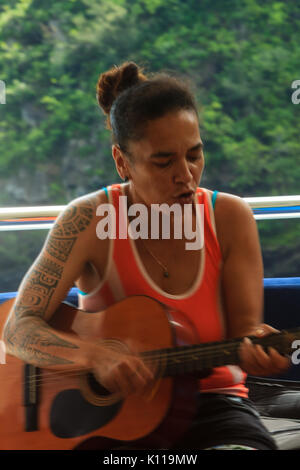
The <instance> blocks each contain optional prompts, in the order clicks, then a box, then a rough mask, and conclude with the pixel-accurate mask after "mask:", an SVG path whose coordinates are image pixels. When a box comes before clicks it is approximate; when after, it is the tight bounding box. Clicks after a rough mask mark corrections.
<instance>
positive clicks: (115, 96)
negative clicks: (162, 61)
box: [97, 62, 198, 152]
mask: <svg viewBox="0 0 300 470" xmlns="http://www.w3.org/2000/svg"><path fill="white" fill-rule="evenodd" d="M97 100H98V103H99V106H100V107H101V108H102V109H103V111H104V113H105V114H106V115H107V116H108V117H107V127H108V129H111V130H112V140H113V143H115V144H119V146H120V148H121V150H123V151H124V152H126V151H127V143H128V141H130V140H139V139H141V138H142V137H143V132H144V127H145V125H146V123H147V122H148V121H149V120H153V119H156V118H159V117H162V116H164V115H165V114H166V113H168V112H171V111H176V110H180V109H188V110H193V111H194V112H195V113H196V115H197V116H198V111H197V105H196V102H195V99H194V96H193V94H192V92H191V91H190V89H189V87H188V85H187V84H186V83H185V82H184V81H183V80H182V79H181V80H179V79H177V78H175V77H172V76H170V75H168V74H164V73H160V74H155V75H152V76H151V77H149V78H148V77H146V75H144V74H143V71H142V69H141V68H140V67H138V66H137V65H136V64H135V63H134V62H125V63H124V64H122V65H121V66H119V67H117V66H114V67H113V68H112V69H110V70H109V71H108V72H105V73H103V74H101V75H100V77H99V80H98V83H97Z"/></svg>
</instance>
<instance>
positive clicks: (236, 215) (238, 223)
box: [207, 189, 255, 256]
mask: <svg viewBox="0 0 300 470" xmlns="http://www.w3.org/2000/svg"><path fill="white" fill-rule="evenodd" d="M207 191H208V193H209V195H210V196H211V197H212V195H213V193H214V191H212V190H209V189H208V190H207ZM214 216H215V224H216V230H217V238H218V240H219V242H220V245H221V247H222V252H223V255H225V256H226V254H227V252H228V250H229V248H230V246H231V244H232V243H234V240H235V238H236V235H238V233H239V232H241V230H244V229H246V230H247V227H249V228H250V226H251V225H253V224H254V223H255V219H254V217H253V212H252V209H251V207H250V206H249V204H248V203H247V202H246V201H245V200H244V199H243V198H242V197H240V196H237V195H235V194H231V193H225V192H222V191H219V192H218V194H217V198H216V200H215V206H214Z"/></svg>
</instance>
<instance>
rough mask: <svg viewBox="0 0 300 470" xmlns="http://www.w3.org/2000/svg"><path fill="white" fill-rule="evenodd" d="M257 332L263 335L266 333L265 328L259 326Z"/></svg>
mask: <svg viewBox="0 0 300 470" xmlns="http://www.w3.org/2000/svg"><path fill="white" fill-rule="evenodd" d="M256 334H257V335H258V336H260V335H263V334H264V330H263V328H257V330H256Z"/></svg>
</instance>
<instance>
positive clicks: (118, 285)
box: [78, 184, 248, 397]
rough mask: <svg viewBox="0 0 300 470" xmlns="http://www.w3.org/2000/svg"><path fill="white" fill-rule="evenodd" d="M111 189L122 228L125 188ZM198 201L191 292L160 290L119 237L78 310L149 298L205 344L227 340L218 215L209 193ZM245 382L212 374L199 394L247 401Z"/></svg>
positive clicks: (238, 376) (237, 373) (236, 371)
mask: <svg viewBox="0 0 300 470" xmlns="http://www.w3.org/2000/svg"><path fill="white" fill-rule="evenodd" d="M107 189H108V195H109V202H110V203H111V204H113V205H114V207H115V211H116V223H117V225H118V223H119V222H118V221H119V220H121V221H122V222H121V223H124V221H125V220H127V213H126V211H127V207H126V208H125V206H123V205H122V204H120V201H119V197H120V196H125V192H124V185H122V184H113V185H111V186H109V187H108V188H107ZM196 197H197V199H198V201H197V202H198V203H199V204H203V206H202V207H203V208H204V220H203V222H204V233H203V235H204V244H203V248H202V250H203V252H202V256H201V265H200V269H199V271H198V275H197V277H196V279H195V280H194V283H193V285H192V286H191V287H190V289H189V290H188V291H187V292H185V293H184V294H181V295H172V294H169V293H167V292H164V291H163V290H162V289H160V287H159V286H157V285H156V284H155V283H154V282H153V281H152V279H151V278H150V276H149V275H148V274H147V271H146V270H145V268H144V266H143V263H142V262H141V260H140V257H139V254H138V251H137V249H136V247H135V244H134V240H132V238H130V237H129V236H127V237H124V238H118V236H117V237H116V238H115V239H110V241H109V244H110V245H109V256H108V263H107V267H106V271H105V274H104V276H103V279H102V280H101V282H100V284H99V285H98V286H97V287H96V288H95V289H94V290H93V291H92V292H90V293H88V294H85V295H82V294H80V293H79V294H78V296H79V298H78V301H79V308H81V309H82V310H85V311H89V312H96V311H100V310H103V309H105V308H108V307H109V306H111V305H113V304H114V303H116V302H118V301H120V300H123V299H124V298H126V297H129V296H132V295H146V296H150V297H153V298H155V299H157V300H158V301H160V302H162V303H164V304H166V305H168V306H170V307H171V308H172V307H173V308H175V309H178V310H180V311H182V312H184V313H185V315H186V316H187V317H188V318H189V319H190V320H191V321H192V322H193V324H194V326H195V328H196V329H197V332H198V335H199V338H200V340H201V342H208V341H221V340H222V339H225V335H226V332H225V326H224V323H225V322H224V311H223V301H222V296H221V268H222V255H221V250H220V246H219V243H218V240H217V237H216V227H215V219H214V211H213V207H212V203H211V198H210V195H209V192H208V191H207V190H206V189H204V188H197V193H196ZM119 212H120V214H119ZM198 217H199V212H198ZM198 220H199V219H198ZM118 233H119V231H118V227H117V234H118ZM245 380H246V374H245V373H244V372H243V371H242V370H241V369H240V367H238V366H235V365H228V366H224V367H216V368H214V369H213V372H212V374H211V375H210V376H209V377H207V378H205V379H201V380H199V385H200V390H201V392H205V393H208V392H211V393H223V394H228V395H235V396H240V397H248V389H247V387H246V386H245Z"/></svg>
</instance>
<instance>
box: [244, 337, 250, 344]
mask: <svg viewBox="0 0 300 470" xmlns="http://www.w3.org/2000/svg"><path fill="white" fill-rule="evenodd" d="M244 343H245V344H252V341H251V339H250V338H248V336H246V337H245V338H244Z"/></svg>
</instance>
